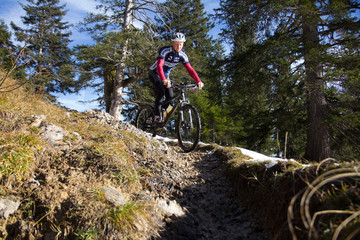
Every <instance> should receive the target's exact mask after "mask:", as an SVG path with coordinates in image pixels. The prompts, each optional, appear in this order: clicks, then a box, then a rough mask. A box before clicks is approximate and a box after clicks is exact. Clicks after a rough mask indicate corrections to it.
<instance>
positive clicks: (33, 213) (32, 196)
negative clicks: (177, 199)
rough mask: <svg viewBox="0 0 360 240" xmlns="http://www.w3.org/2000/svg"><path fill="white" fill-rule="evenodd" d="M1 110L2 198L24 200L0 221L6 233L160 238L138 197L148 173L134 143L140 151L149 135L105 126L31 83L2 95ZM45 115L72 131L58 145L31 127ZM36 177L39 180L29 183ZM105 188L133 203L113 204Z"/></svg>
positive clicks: (145, 204)
mask: <svg viewBox="0 0 360 240" xmlns="http://www.w3.org/2000/svg"><path fill="white" fill-rule="evenodd" d="M13 81H14V80H7V81H6V83H7V84H11V83H12V82H13ZM0 109H1V110H0V183H1V185H0V197H5V196H16V197H17V198H19V199H21V206H20V209H19V210H18V211H17V212H16V213H15V214H13V215H11V216H10V217H9V218H8V219H7V220H4V219H0V226H1V227H0V238H13V239H40V238H49V239H65V238H67V239H112V238H113V239H142V238H147V237H150V236H155V235H157V232H158V230H159V223H158V221H157V220H154V218H156V216H157V214H156V213H154V208H153V203H152V202H144V201H143V200H142V199H138V196H139V194H140V193H141V192H142V191H144V190H143V186H142V181H141V178H142V177H143V176H144V175H146V174H149V171H147V170H146V169H143V167H142V168H140V167H139V166H138V165H137V163H136V161H135V160H134V158H133V155H132V151H131V149H129V146H132V145H136V146H138V148H141V146H140V145H141V144H145V139H143V138H139V137H137V136H135V135H134V134H131V133H128V132H125V131H124V132H119V131H116V130H114V129H113V128H111V127H110V126H104V125H100V124H99V123H97V122H96V121H95V120H89V118H88V117H87V116H86V114H84V113H77V112H71V113H69V112H67V111H66V110H65V109H63V108H60V107H57V106H54V105H53V104H51V103H49V102H47V101H46V100H44V99H43V98H42V96H40V95H34V94H31V93H29V91H27V90H26V89H25V88H19V89H17V90H15V91H12V92H8V93H0ZM39 115H44V116H45V117H46V119H45V121H46V122H48V123H52V124H55V125H57V126H61V127H62V128H63V129H64V130H65V131H66V136H65V138H64V141H63V142H62V143H61V145H60V147H58V148H56V147H53V146H50V145H48V143H46V142H45V141H44V140H43V139H42V138H41V136H40V129H38V128H36V127H31V126H30V124H31V123H32V121H33V120H34V116H39ZM73 132H76V133H78V134H79V135H80V136H81V140H79V139H78V138H77V137H75V136H74V135H73V134H72V133H73ZM135 143H136V144H135ZM139 144H140V145H139ZM34 180H36V181H37V182H38V183H39V184H40V185H39V186H36V184H29V182H30V181H34ZM103 186H113V187H115V188H117V189H118V190H119V191H121V192H122V193H124V196H125V198H126V200H127V204H126V205H125V206H122V207H114V206H111V205H110V204H109V203H108V202H107V201H106V200H105V199H104V198H103V197H102V194H101V191H100V189H101V188H102V187H103ZM19 229H23V231H20V232H19ZM11 234H13V235H11ZM14 234H15V235H14Z"/></svg>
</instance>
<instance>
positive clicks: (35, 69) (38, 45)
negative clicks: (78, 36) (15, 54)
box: [11, 0, 76, 94]
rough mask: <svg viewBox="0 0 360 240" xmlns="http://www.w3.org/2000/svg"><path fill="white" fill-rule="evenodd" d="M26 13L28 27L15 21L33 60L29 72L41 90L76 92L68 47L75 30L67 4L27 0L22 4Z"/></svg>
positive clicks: (36, 86)
mask: <svg viewBox="0 0 360 240" xmlns="http://www.w3.org/2000/svg"><path fill="white" fill-rule="evenodd" d="M20 5H21V6H22V8H23V9H24V10H25V12H26V16H22V17H21V18H22V22H23V24H24V25H25V27H24V28H21V27H19V26H16V25H15V24H14V23H13V22H12V23H11V26H12V28H13V29H14V30H15V36H16V38H17V40H18V41H20V42H28V45H27V55H28V57H30V58H31V59H32V61H31V62H30V64H29V65H28V69H27V72H28V73H29V79H30V82H31V84H32V85H34V86H35V89H36V90H37V91H41V92H43V91H45V92H46V93H49V94H50V93H54V92H62V93H68V92H73V91H74V87H76V82H75V81H74V74H73V68H72V59H71V50H70V48H69V47H68V45H69V43H70V42H71V40H70V39H69V37H70V35H71V32H70V31H69V28H70V26H71V25H69V24H68V23H67V22H64V21H63V20H62V19H63V17H64V16H65V14H66V10H65V5H60V1H59V0H26V4H23V3H20Z"/></svg>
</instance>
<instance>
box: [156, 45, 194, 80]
mask: <svg viewBox="0 0 360 240" xmlns="http://www.w3.org/2000/svg"><path fill="white" fill-rule="evenodd" d="M179 62H181V63H182V64H183V65H184V67H185V68H186V70H187V71H188V73H189V75H190V76H191V77H192V78H193V79H194V80H195V82H197V83H199V82H201V80H200V78H199V76H198V75H197V73H196V71H195V70H194V69H193V68H192V67H191V65H190V62H189V58H188V56H187V55H186V53H185V52H184V50H181V51H180V52H176V51H175V50H174V49H173V47H171V46H169V47H162V48H161V49H160V50H159V55H158V57H157V60H156V61H155V62H154V63H153V64H152V65H151V67H150V70H156V72H157V74H158V75H159V77H160V79H161V81H164V80H165V79H166V78H167V77H168V76H169V74H170V71H171V69H172V68H174V67H175V66H176V65H177V64H178V63H179Z"/></svg>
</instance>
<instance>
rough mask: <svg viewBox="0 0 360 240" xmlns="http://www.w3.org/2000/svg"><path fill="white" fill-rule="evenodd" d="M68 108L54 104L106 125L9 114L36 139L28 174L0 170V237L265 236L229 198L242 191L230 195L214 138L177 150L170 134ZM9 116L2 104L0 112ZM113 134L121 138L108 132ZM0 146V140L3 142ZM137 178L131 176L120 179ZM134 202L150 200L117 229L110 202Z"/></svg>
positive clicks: (258, 239) (258, 238)
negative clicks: (164, 138)
mask: <svg viewBox="0 0 360 240" xmlns="http://www.w3.org/2000/svg"><path fill="white" fill-rule="evenodd" d="M70 115H71V114H70V113H66V114H64V117H63V119H64V121H65V122H69V123H71V122H81V121H83V122H85V123H86V128H89V129H96V128H100V127H99V126H100V125H101V126H106V128H105V132H103V134H102V135H99V134H98V136H96V134H94V136H91V135H92V134H91V133H90V138H89V137H86V136H85V135H86V134H85V133H80V134H79V133H78V132H76V131H70V129H68V130H66V129H64V128H62V127H60V126H57V125H56V124H53V123H52V122H51V120H50V119H47V118H46V117H45V116H32V117H26V118H24V119H22V118H21V117H18V119H19V120H18V121H17V122H18V123H16V126H19V127H16V128H17V129H18V130H19V129H24V133H26V132H27V133H26V134H30V135H29V136H32V137H34V136H33V135H39V136H41V138H42V139H43V140H44V141H45V142H46V144H44V145H43V146H42V147H41V148H40V147H38V146H37V147H35V148H36V149H35V150H34V149H32V148H29V149H31V151H33V150H34V153H33V154H34V155H35V157H36V159H37V160H36V162H35V163H34V164H33V166H32V167H31V169H29V170H28V171H29V177H27V176H25V175H24V176H23V177H22V181H25V184H19V181H16V179H15V178H14V179H11V178H8V179H4V178H2V181H3V182H4V183H6V184H5V185H4V186H3V187H4V188H2V196H3V197H2V198H1V199H0V200H1V201H2V200H4V201H2V202H0V211H1V213H2V215H3V219H0V223H1V225H2V227H1V229H0V230H1V231H0V237H1V238H4V239H99V238H100V239H124V238H127V239H164V240H165V239H168V240H170V239H171V240H176V239H184V240H186V239H229V240H232V239H253V240H263V239H268V238H267V237H266V236H265V235H264V234H263V228H262V225H261V224H260V223H259V222H258V221H257V220H256V219H255V218H254V217H252V215H251V213H250V212H249V211H248V210H246V209H245V208H244V207H242V206H241V203H240V201H239V200H240V198H241V197H246V196H241V197H239V196H238V195H237V194H236V193H235V191H234V190H233V189H232V187H231V183H230V181H229V180H228V179H227V177H226V175H225V163H224V162H222V160H221V159H220V158H219V157H217V156H216V155H215V154H214V149H215V146H200V147H199V148H198V149H197V150H196V151H193V152H191V153H184V152H183V151H182V150H181V149H180V148H179V147H178V146H177V144H176V143H165V142H161V141H158V140H156V139H154V138H152V137H151V136H150V135H149V134H146V133H144V132H142V131H140V130H138V129H136V128H135V127H134V126H132V125H130V124H128V123H125V122H117V121H115V120H114V119H113V118H112V117H111V116H110V115H108V114H106V113H102V112H98V111H88V112H87V113H85V114H75V115H76V117H75V118H74V117H73V116H70ZM13 116H15V115H11V114H8V113H5V112H3V119H5V120H7V121H8V122H10V121H11V118H14V117H13ZM7 117H8V119H6V118H7ZM4 122H5V121H4ZM24 125H26V127H23V126H24ZM98 125H99V126H98ZM2 129H3V130H4V129H5V127H4V126H3V128H2ZM12 129H15V128H13V127H12V128H11V129H10V128H9V130H8V132H11V131H12ZM78 130H80V129H78ZM20 131H23V130H20ZM82 131H84V130H82ZM100 131H104V130H100ZM29 132H30V133H29ZM80 132H81V131H80ZM82 135H83V136H82ZM34 138H36V137H34ZM86 138H89V139H86ZM114 138H116V139H120V140H121V143H118V142H116V143H115V141H112V140H113V139H114ZM29 139H30V137H29ZM95 143H96V144H102V145H99V146H98V145H96V144H95ZM111 144H115V145H114V147H115V148H119V149H126V151H125V150H119V153H120V154H122V157H121V158H119V157H117V156H118V155H111V156H107V155H101V154H103V153H101V152H102V151H104V149H105V148H108V149H110V150H111V149H112V146H111ZM119 144H120V145H121V146H120V145H119ZM122 145H124V146H125V145H126V147H122ZM1 146H2V149H3V150H6V148H7V147H8V144H3V145H1ZM101 146H102V147H101ZM9 151H14V150H11V148H9ZM123 151H125V152H123ZM124 159H128V160H126V161H125V162H124ZM131 159H133V161H134V162H133V163H131V162H132V160H131ZM124 164H126V165H129V164H133V166H131V167H133V168H134V169H136V171H138V172H139V171H143V172H144V173H142V174H140V175H141V177H140V178H137V177H134V178H133V177H132V175H131V174H135V175H136V174H137V175H139V173H136V172H131V171H130V173H125V174H123V173H121V172H122V171H125V170H124V169H127V168H125V167H124ZM127 167H129V166H127ZM127 171H128V170H127ZM119 172H120V173H121V174H122V175H121V176H120V175H119ZM137 179H140V182H137V183H135V184H130V182H131V181H138V180H137ZM119 182H120V183H121V186H120V185H118V184H119ZM4 195H5V196H4ZM4 197H6V198H4ZM9 197H10V198H9ZM12 197H15V198H14V201H11V199H12ZM103 198H106V199H107V202H108V203H110V205H111V206H110V205H109V204H108V203H106V201H104V200H103ZM8 201H10V202H8ZM138 202H141V203H145V204H144V206H150V207H151V208H150V210H149V208H148V207H146V212H147V215H145V214H144V216H143V217H142V218H137V219H136V221H134V222H133V223H130V224H129V226H128V228H127V229H126V231H127V232H128V233H126V234H125V235H124V234H123V232H124V228H123V227H124V226H122V225H121V224H122V223H121V224H120V225H118V227H116V221H117V219H116V217H117V216H115V223H114V214H112V213H116V211H117V209H119V208H117V206H119V205H120V206H122V205H125V206H131V204H132V203H138ZM127 203H129V204H128V205H126V204H127ZM113 205H114V206H115V207H114V206H113ZM135 205H136V204H135ZM7 207H12V208H11V209H10V210H9V209H7ZM109 209H110V210H109ZM144 209H145V208H144ZM144 211H145V210H144ZM109 219H110V220H109ZM119 226H120V227H119ZM91 229H93V230H91ZM134 232H135V233H134Z"/></svg>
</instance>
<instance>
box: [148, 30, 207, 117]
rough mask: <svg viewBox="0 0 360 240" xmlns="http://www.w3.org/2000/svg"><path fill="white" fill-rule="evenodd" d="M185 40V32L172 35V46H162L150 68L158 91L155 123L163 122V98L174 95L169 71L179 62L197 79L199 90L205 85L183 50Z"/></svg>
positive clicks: (152, 80) (150, 75)
mask: <svg viewBox="0 0 360 240" xmlns="http://www.w3.org/2000/svg"><path fill="white" fill-rule="evenodd" d="M185 41H186V39H185V35H184V34H183V33H180V32H177V33H174V34H173V35H172V37H171V46H166V47H162V48H161V49H160V50H159V55H158V57H157V60H156V61H155V62H154V63H153V64H152V65H151V67H150V69H149V79H150V81H151V82H152V83H153V84H154V87H155V91H156V92H157V96H156V99H155V123H161V122H162V119H161V116H160V111H161V109H160V108H161V106H160V101H161V99H162V98H163V97H164V95H165V101H168V100H169V99H170V98H172V97H173V95H174V93H173V90H172V88H170V87H171V82H170V79H169V73H170V70H171V69H172V68H173V67H175V66H176V65H177V64H178V63H179V62H181V63H182V64H183V65H184V67H185V68H186V70H187V71H188V73H189V75H190V76H191V77H192V78H193V79H194V80H195V82H196V83H197V85H198V89H199V90H201V89H202V87H203V86H204V84H203V83H202V82H201V80H200V78H199V76H198V75H197V73H196V72H195V70H194V69H193V68H192V67H191V65H190V62H189V59H188V56H187V55H186V54H185V52H184V50H183V46H184V42H185ZM168 105H169V104H167V105H166V106H163V107H164V108H165V109H166V108H167V107H168Z"/></svg>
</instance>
